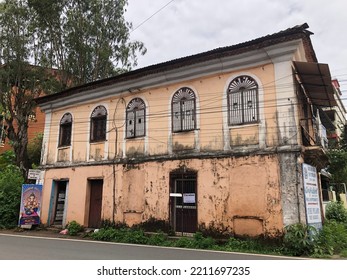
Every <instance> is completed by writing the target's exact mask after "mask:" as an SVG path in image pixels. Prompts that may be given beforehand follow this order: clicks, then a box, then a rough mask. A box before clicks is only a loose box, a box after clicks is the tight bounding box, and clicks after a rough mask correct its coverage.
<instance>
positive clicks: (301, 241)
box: [283, 223, 318, 256]
mask: <svg viewBox="0 0 347 280" xmlns="http://www.w3.org/2000/svg"><path fill="white" fill-rule="evenodd" d="M317 236H318V232H317V230H316V228H314V227H312V226H308V225H304V224H301V223H298V224H293V225H290V226H287V227H285V234H284V239H283V246H284V251H285V253H287V254H290V255H294V256H302V255H306V256H309V255H310V254H312V253H313V252H314V248H315V244H316V238H317Z"/></svg>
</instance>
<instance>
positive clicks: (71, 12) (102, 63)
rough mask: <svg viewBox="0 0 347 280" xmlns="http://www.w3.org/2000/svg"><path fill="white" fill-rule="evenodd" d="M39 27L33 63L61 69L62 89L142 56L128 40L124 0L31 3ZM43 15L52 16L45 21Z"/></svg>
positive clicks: (103, 75)
mask: <svg viewBox="0 0 347 280" xmlns="http://www.w3.org/2000/svg"><path fill="white" fill-rule="evenodd" d="M28 3H29V6H30V7H31V8H32V9H33V11H34V13H33V14H34V19H35V26H37V28H38V29H37V30H38V32H37V36H38V41H39V43H38V44H37V52H36V54H35V57H36V59H37V60H38V61H39V62H40V64H42V65H45V66H47V67H56V68H58V69H60V70H62V73H63V77H62V80H63V81H64V86H68V85H69V82H71V81H72V82H73V84H75V85H76V84H77V85H78V84H84V83H87V82H92V81H95V80H98V79H102V78H107V77H110V76H113V75H115V74H117V73H118V72H119V71H124V70H130V69H131V67H132V66H135V65H136V62H137V60H136V53H137V52H140V53H141V54H145V52H146V49H145V48H144V45H143V43H141V42H139V41H134V42H130V41H129V37H130V32H129V30H130V29H131V27H132V25H131V23H128V22H126V21H125V19H124V12H125V7H126V5H127V0H84V1H79V0H61V1H56V0H46V1H42V0H29V1H28ZM47 15H50V16H49V17H48V16H47Z"/></svg>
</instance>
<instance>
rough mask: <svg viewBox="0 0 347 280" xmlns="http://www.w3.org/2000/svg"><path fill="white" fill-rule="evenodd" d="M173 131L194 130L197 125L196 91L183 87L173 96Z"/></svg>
mask: <svg viewBox="0 0 347 280" xmlns="http://www.w3.org/2000/svg"><path fill="white" fill-rule="evenodd" d="M171 105H172V110H171V113H172V131H173V132H181V131H189V130H194V129H195V127H196V121H195V120H196V116H195V114H196V110H195V93H194V91H192V90H191V89H190V88H187V87H183V88H181V89H179V90H178V91H176V92H175V94H174V96H173V97H172V103H171Z"/></svg>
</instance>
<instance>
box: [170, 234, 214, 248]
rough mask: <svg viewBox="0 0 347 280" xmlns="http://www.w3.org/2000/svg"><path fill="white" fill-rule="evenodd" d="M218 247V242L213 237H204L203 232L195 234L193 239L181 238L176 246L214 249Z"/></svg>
mask: <svg viewBox="0 0 347 280" xmlns="http://www.w3.org/2000/svg"><path fill="white" fill-rule="evenodd" d="M215 245H216V240H215V239H213V238H212V237H204V236H203V234H202V233H201V232H197V233H195V234H194V236H193V238H188V237H182V238H179V239H178V240H177V241H176V242H175V243H174V246H176V247H181V248H195V249H212V248H213V247H214V246H215Z"/></svg>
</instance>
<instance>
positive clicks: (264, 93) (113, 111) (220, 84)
mask: <svg viewBox="0 0 347 280" xmlns="http://www.w3.org/2000/svg"><path fill="white" fill-rule="evenodd" d="M238 75H250V76H252V77H253V78H254V79H256V80H257V82H258V83H259V119H260V121H259V123H257V124H254V125H249V126H246V127H240V126H236V127H235V126H233V127H230V126H228V125H227V113H226V112H227V110H226V104H225V102H226V98H227V94H226V91H227V87H228V84H229V83H230V82H231V80H232V79H233V78H235V77H236V76H238ZM264 85H266V86H264ZM181 87H189V88H191V89H192V90H193V91H194V92H195V95H196V130H194V131H191V132H184V133H173V132H172V128H171V100H172V96H173V94H174V93H175V92H176V91H177V90H178V89H179V88H181ZM276 96H277V94H276V91H275V87H274V66H273V65H271V64H266V65H262V66H261V67H260V66H258V67H254V68H249V69H245V70H244V71H241V72H240V71H230V72H227V73H223V74H220V75H211V76H205V77H201V78H198V79H196V78H195V79H191V80H187V81H184V82H180V83H173V84H168V85H165V86H161V87H157V88H148V89H139V90H138V91H137V92H136V94H134V93H131V92H124V93H120V94H117V95H115V96H114V97H112V98H104V99H103V98H102V97H101V98H100V99H98V100H94V101H93V103H90V104H71V106H67V107H65V108H61V109H59V110H56V111H54V112H52V115H51V119H50V121H49V124H47V129H49V133H48V135H49V139H47V141H46V142H48V143H49V144H48V146H47V149H45V151H44V153H45V158H47V162H45V163H47V164H54V163H56V162H57V161H59V159H61V157H62V156H61V155H57V153H58V149H57V143H58V134H59V123H60V120H61V118H62V116H63V115H64V114H65V113H67V112H69V113H71V114H72V116H73V126H72V145H71V146H72V151H71V156H69V157H68V158H66V157H63V159H64V160H63V161H66V159H68V160H69V161H70V160H71V161H72V162H86V161H87V162H88V161H99V160H107V159H108V160H112V159H114V158H134V157H138V156H140V157H141V156H155V155H172V154H177V153H178V154H179V153H181V152H183V153H186V152H198V151H204V152H214V151H223V150H225V147H229V148H228V150H230V149H232V148H233V147H240V146H246V147H247V146H250V145H253V146H254V145H256V146H258V147H259V148H263V147H266V146H268V147H269V146H272V145H276V144H277V143H278V141H277V139H278V129H279V126H278V125H280V124H278V119H277V117H278V115H277V114H276V106H275V105H276V98H282V96H277V97H276ZM135 97H139V98H142V99H143V100H144V102H145V104H146V125H145V127H146V135H145V136H144V137H139V138H136V139H126V136H125V129H126V123H125V115H126V114H125V110H126V106H127V104H128V103H129V102H130V101H131V100H132V99H133V98H135ZM98 105H103V106H105V108H106V109H107V114H108V115H107V129H106V131H107V136H106V138H107V140H106V141H105V143H97V144H91V143H89V134H90V116H91V113H92V111H93V109H94V108H95V107H96V106H98ZM281 118H282V116H281ZM225 123H226V124H225ZM60 161H62V160H60Z"/></svg>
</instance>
